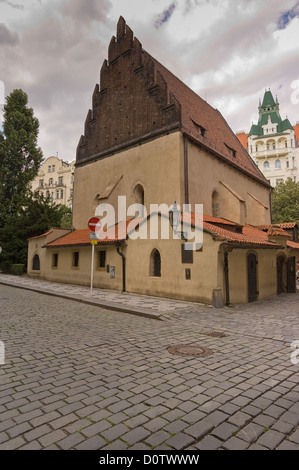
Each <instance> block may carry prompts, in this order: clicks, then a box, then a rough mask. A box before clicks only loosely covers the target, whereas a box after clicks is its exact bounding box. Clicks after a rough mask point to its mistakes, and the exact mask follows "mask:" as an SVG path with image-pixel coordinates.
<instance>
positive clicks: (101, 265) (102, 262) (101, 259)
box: [98, 251, 106, 268]
mask: <svg viewBox="0 0 299 470" xmlns="http://www.w3.org/2000/svg"><path fill="white" fill-rule="evenodd" d="M98 256H99V258H98V260H99V268H105V266H106V251H99V255H98Z"/></svg>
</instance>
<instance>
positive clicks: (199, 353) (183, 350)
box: [167, 344, 213, 357]
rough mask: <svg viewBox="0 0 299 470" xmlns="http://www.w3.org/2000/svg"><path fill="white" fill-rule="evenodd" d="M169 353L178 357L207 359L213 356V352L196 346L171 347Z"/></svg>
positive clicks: (181, 345)
mask: <svg viewBox="0 0 299 470" xmlns="http://www.w3.org/2000/svg"><path fill="white" fill-rule="evenodd" d="M167 351H168V352H170V353H171V354H175V355H176V356H191V357H207V356H210V355H211V354H213V351H212V350H211V349H208V348H204V347H203V346H198V345H196V344H176V345H173V346H169V347H168V348H167Z"/></svg>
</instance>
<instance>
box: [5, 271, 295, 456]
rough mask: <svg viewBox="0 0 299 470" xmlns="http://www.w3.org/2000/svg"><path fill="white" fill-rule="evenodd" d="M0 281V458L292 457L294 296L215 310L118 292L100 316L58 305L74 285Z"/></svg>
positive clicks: (95, 308) (84, 306) (96, 310)
mask: <svg viewBox="0 0 299 470" xmlns="http://www.w3.org/2000/svg"><path fill="white" fill-rule="evenodd" d="M4 277H5V279H4ZM0 282H1V283H2V284H0V340H1V341H3V344H4V345H5V364H4V365H1V366H0V450H9V449H36V450H38V449H53V450H54V449H55V450H59V449H60V450H64V449H65V450H68V449H77V450H83V449H87V450H92V449H97V450H101V451H105V452H107V451H109V450H113V449H116V450H146V451H149V450H151V451H156V450H157V451H158V450H181V449H186V450H187V449H188V450H191V451H197V450H203V449H209V450H210V449H211V450H213V449H221V450H222V449H233V450H238V449H242V450H243V449H244V450H245V449H249V450H254V449H263V450H264V449H265V450H272V449H277V450H284V449H290V450H291V449H294V450H299V430H298V422H299V409H298V399H299V385H298V378H299V363H298V364H293V363H292V362H291V353H292V352H293V351H294V349H292V347H291V345H292V342H293V341H295V340H299V319H298V302H299V296H298V295H297V294H283V295H281V296H279V297H275V298H273V299H269V300H268V301H264V302H254V303H252V304H250V305H244V306H236V307H235V308H223V309H214V308H211V307H207V306H203V305H198V304H194V303H192V302H176V301H168V300H165V299H156V298H148V297H146V296H134V295H132V296H131V295H128V296H127V295H123V294H118V297H116V302H115V303H114V309H113V310H112V309H109V310H107V309H106V308H103V307H102V306H100V303H99V304H96V305H93V304H89V303H85V302H83V301H82V299H80V297H78V299H77V300H79V301H75V302H74V301H73V300H71V299H70V298H65V297H66V296H68V295H71V293H73V294H74V290H76V289H77V287H75V286H66V285H61V286H59V285H52V287H51V286H50V285H48V284H43V288H44V290H45V293H47V294H50V295H44V293H43V292H42V293H41V292H37V291H36V292H34V291H32V290H28V289H33V288H34V289H36V290H38V288H39V289H42V285H41V284H39V285H37V284H36V285H35V286H33V285H31V286H29V284H27V285H25V283H26V282H27V280H26V278H25V277H23V276H22V277H21V278H14V283H15V285H14V286H13V285H12V282H13V279H12V278H11V277H9V278H8V277H6V276H3V275H1V279H0ZM17 282H20V283H23V285H22V287H23V288H22V289H19V288H18V286H17ZM9 284H11V285H9ZM49 284H51V283H49ZM24 287H25V289H24ZM50 287H51V289H53V294H54V295H52V291H50V290H49V289H50ZM59 289H62V291H61V292H60V294H61V296H60V294H59ZM66 289H69V290H68V292H67V293H66ZM71 289H74V290H73V291H71ZM80 289H81V288H80ZM87 291H88V288H86V290H84V288H83V290H82V291H80V294H79V293H78V291H77V294H78V296H79V295H81V296H82V298H83V299H85V296H88V294H87ZM102 294H104V293H103V292H102V291H101V292H99V293H98V294H97V293H95V295H102ZM111 294H112V293H111ZM123 298H127V299H128V301H129V302H140V303H137V305H136V304H135V308H136V311H135V315H130V314H127V313H126V312H124V311H117V308H118V307H117V302H120V300H121V299H123ZM107 299H108V298H107V297H104V301H107ZM130 299H131V300H130ZM146 300H147V301H148V302H152V304H148V305H146V307H144V302H145V301H146ZM87 301H88V298H87ZM93 301H94V299H92V302H93ZM99 301H100V299H99ZM110 302H112V300H111V298H109V303H110ZM120 305H122V304H121V303H120ZM152 305H154V306H155V310H154V314H153V316H151V317H147V316H146V317H145V316H142V314H141V315H139V314H138V316H136V313H138V309H139V306H140V308H145V310H146V312H148V313H150V312H151V308H152ZM126 308H127V307H126ZM129 308H130V307H129ZM157 318H158V319H159V320H160V321H156V319H157ZM173 346H179V347H182V346H183V347H186V346H187V347H188V348H189V351H190V348H191V352H192V351H193V350H194V349H195V350H197V351H200V350H202V351H206V352H207V351H208V352H209V355H202V356H200V355H198V356H195V355H194V354H193V355H192V354H191V355H187V356H180V355H178V354H177V353H178V349H179V348H174V351H173V348H171V347H173ZM174 353H175V354H174ZM189 354H190V352H189ZM298 356H299V354H298ZM298 356H297V358H298V359H299V357H298Z"/></svg>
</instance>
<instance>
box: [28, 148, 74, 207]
mask: <svg viewBox="0 0 299 470" xmlns="http://www.w3.org/2000/svg"><path fill="white" fill-rule="evenodd" d="M74 167H75V161H73V162H65V161H63V160H61V159H59V158H58V157H49V158H47V159H46V160H45V162H44V163H43V164H42V165H41V167H40V170H39V172H38V175H37V177H36V178H35V179H34V180H33V182H32V186H31V189H32V191H38V192H39V193H40V194H42V195H43V196H44V197H46V198H47V197H48V198H50V199H51V201H52V203H53V204H55V205H57V204H64V205H65V206H67V207H70V208H72V204H73V188H74V169H75V168H74Z"/></svg>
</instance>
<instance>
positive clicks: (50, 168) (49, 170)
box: [48, 165, 52, 173]
mask: <svg viewBox="0 0 299 470" xmlns="http://www.w3.org/2000/svg"><path fill="white" fill-rule="evenodd" d="M51 171H52V166H51V165H49V166H48V173H51Z"/></svg>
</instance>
